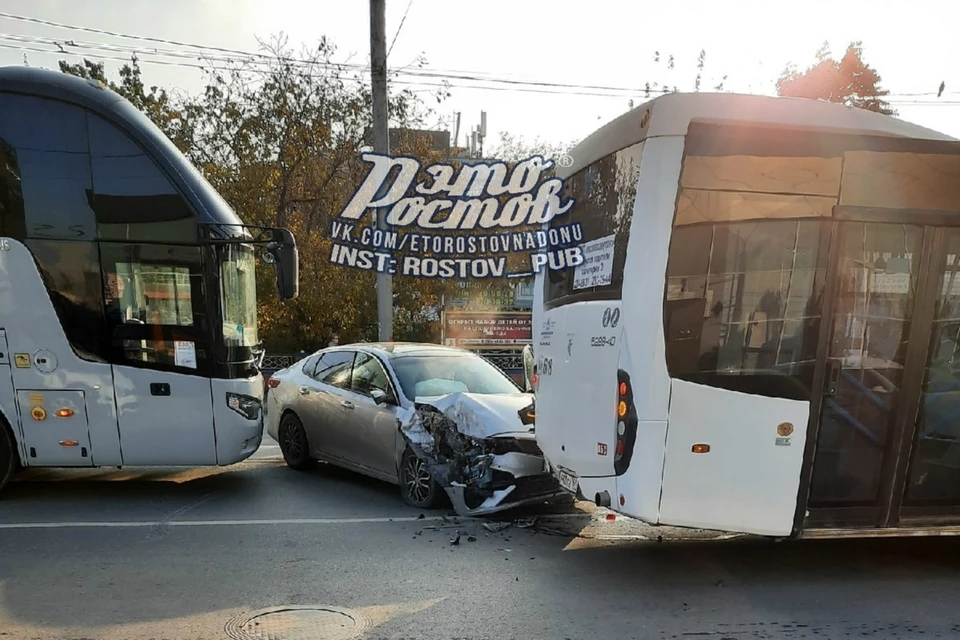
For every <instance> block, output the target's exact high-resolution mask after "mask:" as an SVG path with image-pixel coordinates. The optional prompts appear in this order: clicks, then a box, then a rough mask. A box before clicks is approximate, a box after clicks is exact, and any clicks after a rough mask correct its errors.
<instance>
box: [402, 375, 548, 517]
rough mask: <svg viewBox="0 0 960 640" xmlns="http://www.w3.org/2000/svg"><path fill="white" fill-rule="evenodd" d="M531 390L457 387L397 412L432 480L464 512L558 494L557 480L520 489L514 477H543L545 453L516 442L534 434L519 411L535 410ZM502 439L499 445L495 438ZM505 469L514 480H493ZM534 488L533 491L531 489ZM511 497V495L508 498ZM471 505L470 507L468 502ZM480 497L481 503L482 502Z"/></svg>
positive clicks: (485, 510)
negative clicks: (501, 391)
mask: <svg viewBox="0 0 960 640" xmlns="http://www.w3.org/2000/svg"><path fill="white" fill-rule="evenodd" d="M533 405H534V396H533V394H531V393H520V392H518V393H514V394H502V395H487V394H479V393H465V392H459V391H458V392H454V393H449V394H446V395H441V396H421V397H418V398H417V399H416V401H415V404H414V407H410V408H406V409H400V410H398V411H397V422H398V426H399V428H400V431H401V432H402V433H403V435H404V436H405V437H406V439H407V441H408V442H409V443H410V444H411V445H412V449H413V451H414V453H416V454H417V455H418V456H419V457H420V458H421V459H423V460H424V461H425V462H426V464H427V468H428V469H429V471H430V473H431V475H433V477H434V479H435V480H436V481H437V482H438V483H439V484H440V485H441V486H442V487H443V488H444V490H445V491H446V492H447V493H448V495H449V496H450V498H451V500H452V502H453V505H454V508H455V509H456V511H457V513H459V514H460V515H481V514H486V513H492V512H494V511H499V510H502V509H506V508H509V507H510V506H516V505H517V504H520V503H523V502H527V501H537V500H543V499H545V498H547V497H550V496H552V495H554V494H555V493H556V494H559V493H560V489H559V485H558V486H557V487H553V486H552V484H553V480H552V478H549V480H550V485H549V486H546V487H544V486H542V483H541V485H535V484H533V485H531V484H529V483H527V485H524V486H532V487H534V489H532V490H530V489H526V490H524V491H520V490H518V485H517V484H516V482H520V481H523V480H529V479H533V478H534V477H540V478H544V477H545V476H546V475H547V474H546V468H545V463H544V460H543V456H542V455H535V454H533V453H531V452H529V451H528V452H526V453H524V452H522V451H521V450H519V449H516V448H515V447H514V446H513V445H509V442H510V441H511V440H513V441H531V440H534V441H535V439H536V436H535V434H534V426H533V424H532V420H530V419H527V420H525V419H523V418H521V415H526V414H527V412H528V411H530V412H532V410H533ZM500 442H502V443H504V444H503V445H498V444H495V443H500ZM500 472H506V473H507V474H509V476H512V477H513V478H514V483H513V484H510V485H509V486H503V482H502V481H501V482H500V485H497V484H496V483H495V482H494V479H495V477H496V476H495V474H496V473H500ZM531 491H532V492H531ZM508 497H509V498H510V499H508ZM468 499H469V502H470V504H471V505H472V506H468V504H467V502H468ZM478 500H479V502H478Z"/></svg>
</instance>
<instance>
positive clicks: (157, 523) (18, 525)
mask: <svg viewBox="0 0 960 640" xmlns="http://www.w3.org/2000/svg"><path fill="white" fill-rule="evenodd" d="M584 516H588V514H578V513H558V514H550V515H545V516H539V517H544V518H551V519H561V520H566V519H570V518H582V517H584ZM458 517H459V516H458ZM451 518H452V517H451V516H447V521H450V524H452V525H453V524H456V523H454V522H452V521H451ZM459 520H460V524H466V523H467V522H472V521H482V518H459ZM443 521H444V516H425V517H423V518H419V517H417V516H399V517H393V518H390V517H368V518H290V519H276V520H173V521H166V520H151V521H136V520H133V521H118V522H110V521H106V522H69V521H68V522H9V523H0V530H10V529H73V528H92V529H111V528H116V529H124V528H138V527H140V528H142V527H225V526H230V527H233V526H247V525H281V524H299V525H305V524H316V525H323V524H327V525H339V524H378V523H389V522H443Z"/></svg>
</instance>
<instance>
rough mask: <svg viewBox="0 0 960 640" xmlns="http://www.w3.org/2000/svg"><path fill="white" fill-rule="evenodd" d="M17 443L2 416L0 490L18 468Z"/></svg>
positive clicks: (0, 430)
mask: <svg viewBox="0 0 960 640" xmlns="http://www.w3.org/2000/svg"><path fill="white" fill-rule="evenodd" d="M16 447H17V445H16V444H15V443H14V441H13V437H12V436H11V435H10V430H9V429H7V425H6V424H5V423H4V421H3V419H2V418H0V491H3V488H4V487H5V486H6V485H7V483H8V482H10V478H11V477H12V476H13V472H14V471H16V470H17V466H18V463H19V460H17V448H16Z"/></svg>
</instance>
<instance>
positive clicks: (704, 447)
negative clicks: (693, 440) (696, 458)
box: [691, 444, 710, 453]
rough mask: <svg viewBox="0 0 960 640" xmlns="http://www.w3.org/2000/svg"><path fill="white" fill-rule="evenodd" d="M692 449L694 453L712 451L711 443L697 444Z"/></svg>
mask: <svg viewBox="0 0 960 640" xmlns="http://www.w3.org/2000/svg"><path fill="white" fill-rule="evenodd" d="M691 451H693V452H694V453H710V445H708V444H695V445H693V447H692V448H691Z"/></svg>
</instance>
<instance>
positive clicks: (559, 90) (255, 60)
mask: <svg viewBox="0 0 960 640" xmlns="http://www.w3.org/2000/svg"><path fill="white" fill-rule="evenodd" d="M411 1H412V0H411ZM409 8H410V5H409V4H408V6H407V10H408V11H409ZM0 18H7V19H10V20H18V21H22V22H28V23H34V24H41V25H45V26H50V27H55V28H60V29H66V30H71V31H79V32H88V33H96V34H100V35H106V36H110V37H115V38H120V39H127V40H140V41H144V42H155V43H158V44H165V45H170V46H172V47H180V49H173V48H161V47H144V46H133V45H125V44H114V43H102V42H89V41H77V40H58V39H55V38H50V37H43V36H32V35H16V34H0V48H4V49H15V50H17V49H19V50H23V51H29V52H34V53H48V54H52V55H64V56H76V57H86V58H91V59H96V60H111V61H119V62H129V61H130V58H129V57H121V56H118V55H104V54H103V53H96V52H103V51H105V52H108V54H124V53H125V54H127V55H128V56H133V55H136V56H138V60H139V61H140V62H142V63H145V64H157V65H163V66H181V67H186V68H196V69H213V70H224V71H225V70H230V69H231V68H232V67H230V66H217V64H216V63H221V64H222V65H229V64H232V63H240V64H248V65H253V66H262V65H267V64H270V63H271V62H277V61H279V62H288V63H291V64H301V65H309V66H317V67H319V68H323V69H335V70H354V71H360V72H364V71H365V70H366V69H367V68H368V65H361V64H357V63H348V62H343V63H336V62H325V61H319V60H303V59H300V58H294V57H289V56H278V55H271V54H264V53H254V52H250V51H243V50H240V49H230V48H226V47H216V46H211V45H200V44H195V43H189V42H183V41H178V40H170V39H166V38H157V37H153V36H138V35H132V34H127V33H122V32H117V31H110V30H107V29H97V28H94V27H83V26H79V25H71V24H65V23H60V22H55V21H52V20H43V19H40V18H32V17H29V16H20V15H16V14H10V13H6V12H0ZM405 18H406V13H405V14H404V19H405ZM402 27H403V20H401V23H400V27H398V29H397V34H396V35H399V33H400V29H401V28H402ZM396 35H395V37H394V42H395V41H396ZM11 43H17V44H16V45H14V44H11ZM23 45H45V46H49V47H55V48H51V49H41V48H38V47H34V46H23ZM183 47H186V48H187V49H192V50H184V49H183ZM73 50H81V51H83V53H76V52H74V51H73ZM88 51H89V53H88ZM206 52H210V53H206ZM156 58H172V59H173V60H163V59H156ZM174 60H178V61H174ZM187 60H190V62H187ZM392 73H393V74H394V75H396V76H400V77H405V78H408V80H407V81H402V80H394V81H393V83H394V84H403V85H409V86H423V87H436V88H440V87H443V86H445V85H443V84H437V83H430V82H422V81H413V80H412V79H413V78H425V79H433V80H443V81H446V82H448V83H449V86H450V87H451V88H460V89H477V90H491V91H519V92H524V93H539V94H552V95H584V96H595V97H610V98H641V99H642V98H646V97H647V96H648V95H656V94H661V93H666V92H667V91H668V90H667V89H666V88H665V87H662V86H659V87H658V86H656V85H655V84H653V83H651V88H650V89H649V90H648V89H647V87H643V88H639V87H616V86H609V85H593V84H575V83H562V82H545V81H539V80H521V79H516V78H505V77H497V76H492V75H485V74H486V72H480V71H462V70H461V71H457V70H448V71H447V70H441V69H436V70H431V69H406V68H405V69H402V70H397V69H395V70H392ZM461 81H466V82H471V83H485V84H463V83H462V82H461ZM486 83H489V84H486ZM492 85H505V86H492ZM949 95H957V92H953V93H951V94H949ZM928 96H929V97H937V96H938V92H934V91H931V92H920V93H896V94H891V95H889V96H887V97H885V98H883V99H884V100H885V101H886V102H888V103H889V104H891V105H897V106H913V105H920V106H928V105H937V106H954V105H956V104H958V102H956V101H949V100H947V101H944V100H936V101H930V102H926V101H909V100H902V99H901V98H907V97H928Z"/></svg>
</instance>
